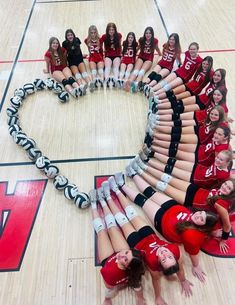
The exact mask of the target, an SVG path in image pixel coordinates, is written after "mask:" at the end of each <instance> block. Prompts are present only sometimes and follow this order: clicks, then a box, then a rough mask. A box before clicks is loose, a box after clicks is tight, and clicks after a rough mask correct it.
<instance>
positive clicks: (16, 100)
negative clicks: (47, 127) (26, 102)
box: [10, 95, 22, 108]
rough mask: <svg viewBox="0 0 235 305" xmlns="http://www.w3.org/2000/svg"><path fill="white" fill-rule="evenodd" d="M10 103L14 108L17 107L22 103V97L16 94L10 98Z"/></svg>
mask: <svg viewBox="0 0 235 305" xmlns="http://www.w3.org/2000/svg"><path fill="white" fill-rule="evenodd" d="M10 102H11V105H12V106H13V107H15V108H19V107H20V106H21V104H22V98H21V97H20V96H18V95H16V96H13V97H11V98H10Z"/></svg>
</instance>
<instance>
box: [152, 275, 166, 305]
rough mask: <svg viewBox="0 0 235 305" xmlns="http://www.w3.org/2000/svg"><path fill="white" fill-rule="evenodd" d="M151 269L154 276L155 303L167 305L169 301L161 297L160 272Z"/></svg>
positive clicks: (156, 304)
mask: <svg viewBox="0 0 235 305" xmlns="http://www.w3.org/2000/svg"><path fill="white" fill-rule="evenodd" d="M149 271H150V274H151V277H152V283H153V289H154V294H155V305H167V303H166V302H165V301H164V299H163V298H162V297H161V286H160V273H159V272H158V271H152V270H149Z"/></svg>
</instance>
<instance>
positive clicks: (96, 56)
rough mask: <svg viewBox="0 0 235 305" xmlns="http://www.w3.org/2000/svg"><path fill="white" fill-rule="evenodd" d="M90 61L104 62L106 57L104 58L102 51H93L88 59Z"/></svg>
mask: <svg viewBox="0 0 235 305" xmlns="http://www.w3.org/2000/svg"><path fill="white" fill-rule="evenodd" d="M88 61H89V62H91V61H93V62H95V63H98V62H101V61H102V62H103V61H104V59H103V55H102V54H100V53H93V54H91V55H90V56H89V59H88Z"/></svg>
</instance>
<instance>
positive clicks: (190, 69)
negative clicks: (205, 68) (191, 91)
mask: <svg viewBox="0 0 235 305" xmlns="http://www.w3.org/2000/svg"><path fill="white" fill-rule="evenodd" d="M202 60H203V59H202V58H201V57H200V56H199V55H198V56H197V57H196V58H195V59H192V58H191V56H190V54H189V51H186V52H185V59H184V62H183V65H182V67H180V68H179V69H177V70H176V71H175V73H176V75H177V76H179V77H180V78H182V80H183V81H184V82H185V83H186V82H188V81H189V80H190V78H191V77H192V76H193V74H194V73H195V71H196V70H197V68H198V66H199V65H200V64H201V62H202Z"/></svg>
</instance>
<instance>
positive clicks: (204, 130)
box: [197, 123, 215, 144]
mask: <svg viewBox="0 0 235 305" xmlns="http://www.w3.org/2000/svg"><path fill="white" fill-rule="evenodd" d="M214 133H215V130H214V129H212V128H211V123H206V124H202V125H200V126H199V127H198V132H197V135H198V139H199V141H200V143H201V144H205V143H208V142H209V141H211V140H212V138H213V135H214Z"/></svg>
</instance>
